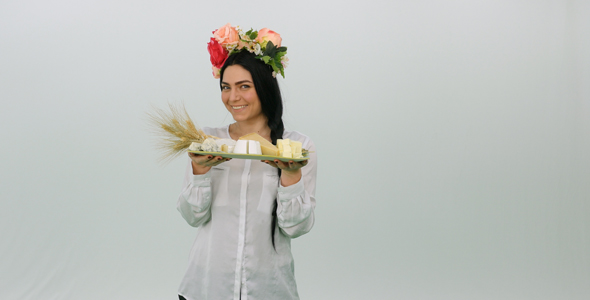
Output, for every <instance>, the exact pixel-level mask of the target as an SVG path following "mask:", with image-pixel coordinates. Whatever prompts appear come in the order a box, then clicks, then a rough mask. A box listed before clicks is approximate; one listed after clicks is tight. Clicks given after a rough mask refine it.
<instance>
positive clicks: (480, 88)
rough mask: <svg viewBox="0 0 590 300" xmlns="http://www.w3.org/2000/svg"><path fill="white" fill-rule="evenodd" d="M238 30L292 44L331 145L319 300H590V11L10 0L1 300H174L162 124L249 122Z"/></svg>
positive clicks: (301, 112) (285, 84)
mask: <svg viewBox="0 0 590 300" xmlns="http://www.w3.org/2000/svg"><path fill="white" fill-rule="evenodd" d="M363 2H364V3H363ZM361 3H362V4H361ZM227 22H231V23H232V24H234V25H241V26H242V27H244V28H246V29H248V28H250V27H253V28H255V29H260V28H262V27H269V28H271V29H273V30H275V31H277V32H279V33H280V34H281V35H282V36H283V44H284V45H286V46H288V47H289V53H288V56H289V58H290V65H289V67H288V68H287V70H286V76H287V77H286V79H284V80H283V79H281V81H280V84H281V87H282V91H283V94H284V100H285V105H286V111H285V122H286V126H287V128H289V129H295V130H298V131H301V132H303V133H306V134H307V135H309V136H310V137H312V138H313V139H314V141H315V143H316V145H317V147H318V155H319V158H320V160H319V178H318V192H317V210H316V219H317V222H316V226H315V228H314V230H312V232H310V233H309V234H308V235H305V236H303V237H301V238H298V239H296V240H294V241H293V252H294V256H295V265H296V269H295V272H296V277H297V280H298V286H299V292H300V295H301V298H302V299H588V298H589V297H590V254H589V253H590V204H589V200H590V184H589V183H590V156H589V155H588V153H590V34H589V33H590V5H589V2H588V1H583V0H572V1H557V0H544V1H524V0H494V1H492V0H488V1H485V0H483V1H461V0H451V1H434V0H418V1H385V0H384V1H317V0H316V1H290V2H283V1H248V2H242V1H223V2H219V1H207V2H204V1H203V2H201V1H128V0H123V1H113V0H110V1H104V0H101V1H98V0H85V1H74V0H54V1H27V0H21V1H9V0H0V100H1V104H2V106H1V109H0V126H1V130H0V141H1V145H2V146H1V150H0V151H1V153H0V154H1V155H0V162H1V165H0V189H1V190H0V193H1V202H0V234H1V237H2V238H1V239H0V251H1V252H0V272H1V273H0V299H176V288H177V286H178V284H179V283H180V279H181V277H182V275H183V273H184V269H185V267H186V263H187V259H188V253H189V249H190V247H191V244H192V241H193V238H194V236H195V233H196V231H195V229H194V228H191V227H190V226H188V225H187V224H186V223H185V222H184V220H183V219H182V218H181V217H180V214H179V213H178V212H177V211H176V198H177V196H178V193H179V192H180V185H181V180H182V174H183V171H184V166H185V162H186V161H185V159H184V158H182V159H177V160H175V161H174V162H172V163H170V164H168V165H165V166H162V165H159V164H158V163H157V157H158V154H157V152H156V151H155V150H154V147H153V145H154V141H153V139H152V137H151V136H150V134H149V133H148V131H147V130H146V125H145V112H146V111H148V110H149V109H150V105H151V104H154V105H156V106H159V107H164V106H165V105H166V103H167V102H168V101H173V102H175V101H184V102H185V103H186V105H187V108H188V110H189V113H190V114H191V116H192V117H193V119H195V120H196V121H197V122H198V123H199V124H200V125H201V126H221V125H224V124H227V123H229V122H231V121H232V119H231V115H229V114H228V113H227V112H226V111H225V109H224V107H223V105H221V103H220V97H219V89H218V82H217V80H214V79H212V77H211V73H210V67H211V66H210V63H209V56H208V53H207V50H206V43H207V41H208V39H209V37H210V36H211V31H213V30H214V29H216V28H218V27H220V26H222V25H224V24H225V23H227Z"/></svg>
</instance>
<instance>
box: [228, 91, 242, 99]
mask: <svg viewBox="0 0 590 300" xmlns="http://www.w3.org/2000/svg"><path fill="white" fill-rule="evenodd" d="M238 100H240V95H239V94H238V91H237V89H231V90H230V91H229V101H238Z"/></svg>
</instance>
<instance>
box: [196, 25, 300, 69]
mask: <svg viewBox="0 0 590 300" xmlns="http://www.w3.org/2000/svg"><path fill="white" fill-rule="evenodd" d="M281 41H282V39H281V35H279V34H278V33H276V32H274V31H272V30H270V29H268V28H262V29H260V30H258V31H256V30H252V29H250V30H248V31H246V32H243V31H242V29H241V28H240V27H239V26H238V27H237V28H236V27H231V25H230V24H229V23H227V24H226V25H224V26H223V27H221V28H219V29H217V30H215V31H213V37H212V38H211V41H209V43H207V50H209V54H210V55H211V64H212V65H213V67H212V68H211V69H212V70H213V77H215V78H216V79H217V78H219V77H220V72H219V71H220V69H221V67H223V64H224V63H225V61H226V60H227V58H228V57H229V56H230V55H232V54H236V53H238V52H240V51H242V50H247V51H248V52H250V53H254V54H256V58H258V59H260V60H262V61H263V62H264V63H265V64H267V65H269V66H271V67H272V69H273V72H272V76H273V77H276V75H277V74H281V75H282V76H283V78H285V68H286V67H287V64H288V62H289V59H288V58H287V56H285V55H286V54H287V47H281Z"/></svg>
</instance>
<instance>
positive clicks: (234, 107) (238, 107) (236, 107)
mask: <svg viewBox="0 0 590 300" xmlns="http://www.w3.org/2000/svg"><path fill="white" fill-rule="evenodd" d="M246 106H248V105H242V106H232V107H231V108H233V109H240V108H244V107H246Z"/></svg>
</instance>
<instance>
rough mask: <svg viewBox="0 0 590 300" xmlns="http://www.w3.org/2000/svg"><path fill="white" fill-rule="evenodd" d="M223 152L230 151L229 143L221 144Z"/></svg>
mask: <svg viewBox="0 0 590 300" xmlns="http://www.w3.org/2000/svg"><path fill="white" fill-rule="evenodd" d="M221 152H229V151H227V145H226V144H223V145H221Z"/></svg>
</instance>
